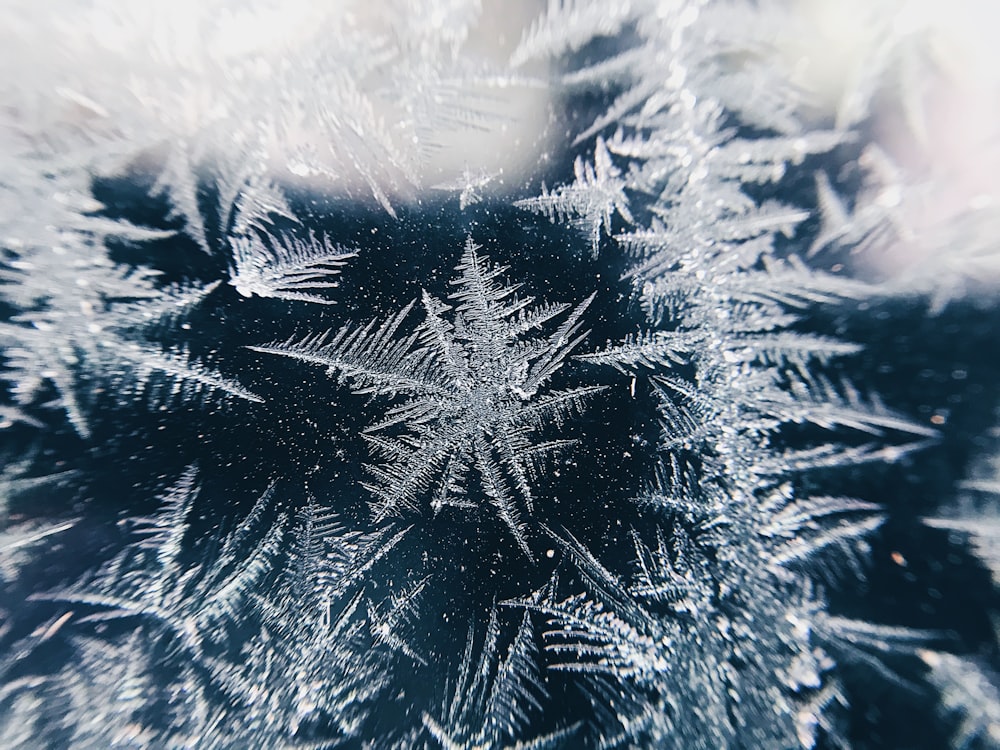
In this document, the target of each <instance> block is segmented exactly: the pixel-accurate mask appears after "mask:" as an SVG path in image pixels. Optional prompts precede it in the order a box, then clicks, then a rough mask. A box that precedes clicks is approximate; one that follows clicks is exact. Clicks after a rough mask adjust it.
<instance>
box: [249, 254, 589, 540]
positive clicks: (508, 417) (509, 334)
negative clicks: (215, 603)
mask: <svg viewBox="0 0 1000 750" xmlns="http://www.w3.org/2000/svg"><path fill="white" fill-rule="evenodd" d="M480 249H481V248H480V247H479V246H478V245H476V243H475V242H473V241H472V239H471V238H469V239H468V240H467V241H466V244H465V250H464V252H463V253H462V258H461V260H460V261H459V263H458V265H457V266H456V267H455V270H456V272H457V273H458V276H457V278H456V279H455V280H453V281H452V284H453V285H455V286H457V287H458V289H457V291H455V292H454V293H453V294H451V295H449V299H451V300H454V301H455V305H454V307H453V306H452V305H449V304H447V303H445V302H442V301H441V300H439V299H437V298H435V297H433V296H431V295H430V294H428V293H427V292H426V291H425V292H424V293H423V297H422V306H423V310H424V316H425V317H424V322H423V323H422V324H421V325H420V326H419V327H418V328H417V329H416V330H415V331H414V332H413V333H411V334H409V335H408V336H405V337H398V336H397V331H398V330H399V328H400V326H401V325H402V323H403V321H404V319H405V318H406V316H407V315H408V314H409V312H410V309H411V308H412V306H413V303H411V304H410V305H409V306H407V307H405V308H403V310H402V311H400V312H398V313H397V314H396V315H394V316H393V317H392V318H390V319H389V320H387V321H385V322H383V323H381V324H380V325H376V322H377V321H374V320H373V321H372V322H370V323H368V324H367V325H365V326H362V327H361V328H352V327H351V326H345V327H343V328H341V329H340V330H338V331H336V332H332V331H328V332H327V333H325V334H321V335H318V336H316V335H310V336H307V337H306V338H304V339H299V338H296V337H293V338H292V339H289V340H288V341H287V342H284V343H278V344H272V345H269V346H254V347H251V348H252V349H254V350H255V351H260V352H265V353H269V354H278V355H282V356H286V357H291V358H293V359H297V360H300V361H303V362H308V363H311V364H318V365H321V366H323V367H326V368H327V371H328V372H329V373H330V374H331V375H340V376H343V377H345V378H346V379H347V380H348V381H349V382H350V383H351V385H352V388H353V389H354V390H355V392H357V393H371V394H375V395H379V396H385V397H389V398H395V397H400V396H401V397H402V398H403V400H402V401H401V402H400V403H398V404H396V405H394V406H393V407H392V408H391V409H390V410H389V411H388V412H387V413H386V415H385V417H384V418H383V419H382V420H381V421H379V422H376V423H374V424H372V425H371V426H369V427H368V428H367V429H366V430H365V436H366V439H367V440H368V441H369V443H370V444H371V445H372V447H373V449H374V451H375V452H376V455H377V456H378V457H379V458H380V459H382V460H381V462H379V463H376V464H374V465H372V466H371V467H370V472H371V475H372V480H371V481H370V482H369V483H368V484H367V486H368V488H369V490H370V491H371V492H372V493H373V495H374V496H375V501H374V503H373V509H374V516H375V519H376V521H381V520H382V519H384V518H386V517H387V516H389V515H394V514H399V513H401V512H405V511H406V510H410V511H413V510H416V509H417V507H418V503H419V501H420V500H421V499H422V498H425V497H426V498H427V499H429V501H430V505H431V507H432V508H433V509H434V510H435V511H439V510H441V509H442V508H444V507H446V506H456V507H460V508H473V507H475V501H474V499H473V497H474V496H471V495H470V494H469V492H468V490H467V487H466V476H467V474H468V472H469V470H470V469H471V468H472V467H475V469H476V471H477V472H478V474H479V477H480V481H481V484H482V489H483V491H484V492H485V493H486V496H487V497H488V499H489V503H490V505H491V506H492V507H493V510H494V512H495V513H496V514H497V515H498V516H499V517H500V519H501V520H502V521H503V523H504V524H505V525H506V526H507V528H508V530H509V531H510V533H511V534H512V536H513V537H514V539H515V540H516V541H517V543H518V546H520V547H521V549H522V550H523V551H524V553H525V554H526V555H528V556H529V557H531V549H530V547H529V545H528V532H527V526H526V524H525V522H524V521H523V520H522V518H521V515H522V513H523V512H527V513H529V514H530V513H532V511H533V507H534V496H533V493H532V490H531V477H532V475H533V474H535V473H536V472H538V471H540V467H541V465H542V462H543V460H544V458H545V456H546V455H547V454H550V453H552V452H553V451H555V450H557V449H559V448H562V447H564V446H565V445H566V442H565V441H550V442H544V443H537V442H533V441H532V440H531V435H532V434H533V433H535V432H537V431H539V430H540V429H541V428H542V426H544V425H545V424H547V423H549V422H555V423H557V424H561V423H562V422H564V421H565V420H566V419H567V418H569V417H570V416H571V415H572V414H573V413H575V412H578V411H579V410H580V409H581V408H582V406H583V404H584V402H585V401H586V400H587V399H588V398H590V397H592V396H593V395H594V394H596V393H597V392H599V391H600V390H602V389H601V387H594V386H586V387H579V388H572V389H565V390H563V389H557V390H551V389H549V388H548V385H547V384H548V381H549V380H550V379H551V378H552V376H553V375H554V374H555V373H556V372H557V371H558V370H559V369H560V368H561V367H562V365H563V363H564V361H565V359H566V357H567V356H568V355H569V354H570V352H572V351H573V349H575V348H576V347H577V346H578V345H579V344H580V342H581V341H582V340H583V339H584V338H585V337H586V335H587V333H586V332H582V333H581V332H580V330H579V329H580V326H581V324H582V321H581V318H582V316H583V314H584V311H585V310H586V309H587V306H588V305H589V304H590V302H591V300H592V299H593V296H591V297H590V298H588V299H587V300H585V301H584V302H582V303H580V304H579V305H577V306H576V307H575V308H573V309H572V310H571V311H570V313H569V316H568V317H567V318H566V319H565V320H564V321H563V322H562V324H561V325H560V326H559V327H558V328H557V329H556V330H555V331H553V332H552V333H551V334H549V335H548V336H547V337H541V336H538V335H534V336H529V334H531V333H532V332H534V331H536V330H538V329H541V328H542V327H543V326H544V325H545V324H546V323H548V322H549V321H551V320H553V319H554V318H556V317H557V316H559V315H562V314H563V313H565V312H566V311H567V310H569V306H568V305H551V304H550V305H542V306H535V307H530V305H531V303H532V301H533V300H532V298H530V297H529V298H519V297H517V296H515V295H514V291H515V287H513V286H505V285H503V284H501V283H499V282H498V281H497V279H498V278H499V277H500V276H501V275H502V274H503V272H504V270H505V268H503V267H494V266H492V265H491V264H490V263H489V261H488V260H487V259H486V258H484V257H482V256H481V255H480V254H479V250H480ZM452 312H453V313H454V317H453V319H452V320H451V321H449V320H448V318H447V317H445V315H446V314H447V313H452ZM400 426H403V427H404V431H402V432H401V431H400V430H399V427H400ZM405 428H408V429H405Z"/></svg>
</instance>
